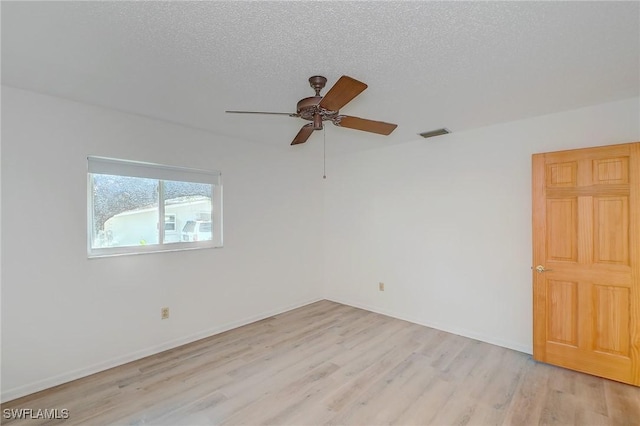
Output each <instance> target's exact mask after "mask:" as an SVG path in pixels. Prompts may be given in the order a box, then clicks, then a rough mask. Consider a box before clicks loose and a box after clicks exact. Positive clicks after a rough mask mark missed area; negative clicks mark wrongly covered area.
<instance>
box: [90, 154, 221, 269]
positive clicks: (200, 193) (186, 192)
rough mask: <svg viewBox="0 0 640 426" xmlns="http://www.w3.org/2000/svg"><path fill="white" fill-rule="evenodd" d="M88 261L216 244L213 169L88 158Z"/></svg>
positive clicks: (217, 193) (217, 185) (217, 182)
mask: <svg viewBox="0 0 640 426" xmlns="http://www.w3.org/2000/svg"><path fill="white" fill-rule="evenodd" d="M87 222H88V227H89V229H88V252H89V257H98V256H110V255H118V254H137V253H148V252H157V251H166V250H183V249H193V248H210V247H221V246H222V184H221V175H220V172H217V171H205V170H194V169H186V168H182V167H173V166H163V165H159V164H150V163H142V162H135V161H126V160H115V159H110V158H102V157H88V221H87Z"/></svg>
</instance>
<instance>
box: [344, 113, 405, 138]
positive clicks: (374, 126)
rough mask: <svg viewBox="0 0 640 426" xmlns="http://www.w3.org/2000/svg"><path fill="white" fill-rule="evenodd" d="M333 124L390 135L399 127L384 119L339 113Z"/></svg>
mask: <svg viewBox="0 0 640 426" xmlns="http://www.w3.org/2000/svg"><path fill="white" fill-rule="evenodd" d="M333 124H335V125H336V126H340V127H348V128H349V129H356V130H363V131H365V132H371V133H378V134H381V135H388V134H390V133H391V132H393V131H394V130H395V128H396V127H398V125H397V124H392V123H385V122H384V121H373V120H367V119H364V118H360V117H351V116H349V115H339V116H338V117H336V119H335V120H334V122H333Z"/></svg>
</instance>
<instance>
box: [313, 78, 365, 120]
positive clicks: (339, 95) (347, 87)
mask: <svg viewBox="0 0 640 426" xmlns="http://www.w3.org/2000/svg"><path fill="white" fill-rule="evenodd" d="M366 88H367V85H366V84H364V83H363V82H361V81H358V80H356V79H355V78H351V77H349V76H346V75H343V76H342V77H340V79H339V80H338V81H337V82H336V84H334V85H333V87H332V88H331V89H329V91H328V92H327V94H326V95H324V98H322V100H321V101H320V104H319V105H320V106H321V107H322V108H325V109H328V110H329V111H338V110H339V109H340V108H342V107H343V106H345V105H346V104H348V103H349V102H350V101H351V100H352V99H353V98H355V97H356V96H358V95H359V94H360V93H362V91H363V90H364V89H366Z"/></svg>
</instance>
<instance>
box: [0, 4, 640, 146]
mask: <svg viewBox="0 0 640 426" xmlns="http://www.w3.org/2000/svg"><path fill="white" fill-rule="evenodd" d="M1 15H2V82H3V84H6V85H9V86H14V87H19V88H26V89H31V90H36V91H40V92H45V93H49V94H54V95H59V96H63V97H67V98H71V99H75V100H80V101H84V102H88V103H92V104H98V105H103V106H107V107H112V108H116V109H119V110H122V111H128V112H133V113H138V114H143V115H146V116H151V117H156V118H160V119H165V120H169V121H173V122H178V123H183V124H186V125H189V126H194V127H198V128H203V129H209V130H211V131H213V132H216V133H219V134H224V135H230V136H234V137H238V138H242V139H246V140H250V141H254V142H257V143H261V144H272V145H274V146H277V147H283V148H286V149H298V147H291V148H290V147H289V145H288V144H289V142H290V141H291V140H292V139H293V137H294V135H295V134H296V133H297V131H298V129H299V128H300V126H301V125H302V124H304V123H305V122H304V121H303V120H301V119H296V118H289V117H286V116H281V117H279V116H258V115H231V114H225V113H224V111H225V110H227V109H238V110H258V111H279V112H294V110H295V104H296V102H297V101H298V100H299V99H301V98H303V97H307V96H312V95H313V91H312V89H311V88H310V87H309V85H308V82H307V79H308V78H309V77H310V76H312V75H317V74H320V75H324V76H326V77H327V78H328V79H329V82H328V83H327V88H328V87H330V86H331V85H332V84H333V83H334V82H335V81H336V80H337V79H338V78H339V77H340V76H341V75H342V74H346V75H349V76H352V77H354V78H356V79H358V80H361V81H363V82H365V83H367V84H368V85H369V88H368V89H367V90H365V91H364V92H363V93H362V94H361V95H359V96H358V97H357V98H356V99H354V100H353V101H352V102H351V103H349V104H348V105H347V106H345V107H344V108H343V109H342V110H341V112H342V113H343V114H349V115H355V116H360V117H364V118H369V119H373V120H381V121H388V122H393V123H397V124H398V125H399V126H398V128H397V129H396V131H395V132H394V133H393V134H392V135H391V136H387V137H385V136H380V135H375V134H370V133H365V132H359V131H355V130H351V129H344V128H337V127H334V126H332V125H328V126H327V131H326V137H327V145H328V146H329V145H331V146H333V147H334V149H335V150H336V151H337V152H347V151H352V150H359V149H366V148H368V147H377V146H383V145H385V144H394V143H401V142H406V141H409V140H415V139H417V138H418V137H417V136H416V134H417V133H419V132H422V131H426V130H431V129H435V128H439V127H448V128H450V129H451V130H452V131H454V132H456V131H463V130H468V129H472V128H476V127H480V126H485V125H490V124H495V123H500V122H506V121H512V120H516V119H520V118H525V117H531V116H536V115H542V114H547V113H553V112H558V111H564V110H569V109H574V108H578V107H582V106H587V105H592V104H597V103H602V102H607V101H613V100H618V99H623V98H629V97H634V96H638V95H639V93H640V2H636V1H634V2H609V1H605V2H526V3H525V2H193V3H192V2H158V3H155V2H15V3H14V2H5V1H3V2H2V4H1ZM323 93H326V89H325V92H323ZM321 140H322V136H321V135H320V134H314V135H312V137H311V138H310V140H309V141H310V143H318V142H320V141H321Z"/></svg>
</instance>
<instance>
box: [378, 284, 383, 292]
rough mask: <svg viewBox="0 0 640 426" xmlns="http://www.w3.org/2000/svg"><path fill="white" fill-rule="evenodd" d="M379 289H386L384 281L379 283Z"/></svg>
mask: <svg viewBox="0 0 640 426" xmlns="http://www.w3.org/2000/svg"><path fill="white" fill-rule="evenodd" d="M378 290H380V291H384V283H378Z"/></svg>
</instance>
